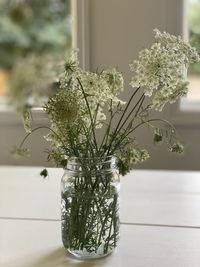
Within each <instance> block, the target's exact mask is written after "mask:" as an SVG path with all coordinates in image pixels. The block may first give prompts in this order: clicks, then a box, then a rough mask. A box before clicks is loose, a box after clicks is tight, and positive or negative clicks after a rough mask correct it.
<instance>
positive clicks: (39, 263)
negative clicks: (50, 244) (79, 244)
mask: <svg viewBox="0 0 200 267" xmlns="http://www.w3.org/2000/svg"><path fill="white" fill-rule="evenodd" d="M111 257H112V256H108V257H105V258H102V259H96V260H87V261H85V262H84V261H81V260H77V259H75V258H74V257H73V256H71V255H70V254H69V253H67V252H66V251H65V249H64V248H58V249H56V250H54V251H52V252H50V253H48V254H46V255H44V256H41V257H40V258H38V259H37V260H36V261H33V262H32V263H31V264H29V266H28V267H55V266H56V267H66V266H68V267H99V266H102V263H105V262H107V261H109V259H110V258H111Z"/></svg>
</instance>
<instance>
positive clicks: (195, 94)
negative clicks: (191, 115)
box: [180, 0, 200, 112]
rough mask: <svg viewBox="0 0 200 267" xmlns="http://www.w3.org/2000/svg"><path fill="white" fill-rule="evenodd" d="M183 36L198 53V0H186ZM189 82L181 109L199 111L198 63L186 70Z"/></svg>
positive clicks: (199, 36)
mask: <svg viewBox="0 0 200 267" xmlns="http://www.w3.org/2000/svg"><path fill="white" fill-rule="evenodd" d="M185 8H186V14H185V15H186V18H185V20H186V26H185V27H186V29H185V30H184V31H185V37H186V38H187V39H188V41H189V43H190V44H191V45H192V46H194V47H196V49H197V51H198V52H199V53H200V0H186V3H185ZM188 79H189V82H190V85H189V92H188V95H187V97H185V98H183V99H182V100H181V102H180V109H181V110H182V111H188V112H190V111H191V112H192V111H200V63H196V64H193V65H192V66H191V67H190V68H189V71H188Z"/></svg>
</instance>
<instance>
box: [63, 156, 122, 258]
mask: <svg viewBox="0 0 200 267" xmlns="http://www.w3.org/2000/svg"><path fill="white" fill-rule="evenodd" d="M119 188H120V176H119V172H118V169H117V166H116V158H115V157H107V158H106V160H100V159H98V158H94V159H79V158H72V159H70V160H68V163H67V166H66V169H65V173H64V175H63V177H62V182H61V191H62V192H61V194H62V202H61V216H62V241H63V245H64V247H65V248H66V249H67V250H68V252H70V253H71V254H73V255H74V256H76V257H78V258H80V259H90V258H100V257H104V256H106V255H108V254H109V253H111V252H113V250H114V249H115V248H116V246H117V242H118V240H119Z"/></svg>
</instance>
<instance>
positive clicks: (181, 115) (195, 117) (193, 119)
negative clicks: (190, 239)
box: [166, 0, 200, 126]
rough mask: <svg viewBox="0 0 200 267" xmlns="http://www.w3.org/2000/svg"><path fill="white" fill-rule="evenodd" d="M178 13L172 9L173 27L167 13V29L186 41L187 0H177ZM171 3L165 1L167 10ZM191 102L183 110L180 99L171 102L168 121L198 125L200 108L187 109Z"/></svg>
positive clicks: (176, 123)
mask: <svg viewBox="0 0 200 267" xmlns="http://www.w3.org/2000/svg"><path fill="white" fill-rule="evenodd" d="M178 2H179V3H178V6H179V9H178V12H179V13H178V14H176V12H177V10H176V9H175V10H174V12H175V13H174V16H175V18H178V20H179V21H177V24H176V25H177V28H176V29H174V27H173V26H172V24H173V25H174V23H172V24H171V22H170V18H171V16H169V15H167V23H166V25H167V30H168V31H169V32H170V33H172V34H175V35H181V36H182V38H183V39H184V40H185V41H187V40H188V31H187V19H186V16H187V0H178ZM172 4H173V0H169V1H167V11H169V12H170V11H171V6H170V5H172ZM190 105H192V103H189V102H188V103H187V107H186V109H185V110H181V100H178V101H177V102H176V103H174V104H172V105H171V106H170V107H169V108H168V109H167V111H166V114H167V117H168V118H169V119H170V121H171V122H172V123H173V124H174V125H177V126H179V125H180V126H199V125H200V108H199V109H196V110H195V109H194V110H192V108H191V111H190V110H189V106H190ZM199 106H200V101H199Z"/></svg>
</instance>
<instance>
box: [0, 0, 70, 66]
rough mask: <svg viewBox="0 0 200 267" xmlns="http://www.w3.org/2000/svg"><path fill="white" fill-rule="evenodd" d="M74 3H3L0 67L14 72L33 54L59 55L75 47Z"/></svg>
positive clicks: (65, 0) (63, 0)
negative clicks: (14, 69)
mask: <svg viewBox="0 0 200 267" xmlns="http://www.w3.org/2000/svg"><path fill="white" fill-rule="evenodd" d="M69 3H70V1H68V0H58V1H54V0H48V1H46V0H42V1H39V0H24V1H16V0H13V1H7V0H2V1H1V2H0V28H1V35H0V51H1V52H0V58H1V62H0V67H1V68H11V67H13V66H14V65H15V64H16V63H17V62H18V60H19V59H21V58H23V57H24V56H27V55H28V54H29V53H35V54H43V53H44V52H45V53H51V55H52V54H59V53H60V51H64V50H66V49H67V48H68V47H69V46H70V43H71V34H70V22H69V13H70V4H69Z"/></svg>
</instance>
